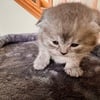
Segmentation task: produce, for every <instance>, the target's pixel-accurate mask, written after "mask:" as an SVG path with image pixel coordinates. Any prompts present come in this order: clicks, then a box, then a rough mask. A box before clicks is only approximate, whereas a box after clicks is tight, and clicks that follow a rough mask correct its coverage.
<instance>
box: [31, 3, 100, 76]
mask: <svg viewBox="0 0 100 100" xmlns="http://www.w3.org/2000/svg"><path fill="white" fill-rule="evenodd" d="M99 21H100V15H99V12H98V11H96V10H93V9H91V8H88V7H87V6H85V5H83V4H80V3H65V4H61V5H58V6H55V7H52V8H49V9H47V10H45V11H44V13H43V15H42V17H41V19H40V20H39V21H38V23H37V26H38V27H39V28H40V29H39V35H38V46H39V53H38V55H37V58H36V59H35V61H34V62H33V67H34V69H36V70H42V69H44V68H45V67H46V66H47V65H48V64H49V62H50V59H53V60H54V61H55V62H56V63H65V67H64V71H65V72H66V73H67V74H68V75H70V76H72V77H79V76H81V75H82V74H83V70H82V69H81V67H80V61H81V60H82V58H83V57H85V56H86V55H88V54H89V53H90V51H91V50H92V49H93V48H94V46H96V44H97V39H98V38H97V37H98V33H99V31H100V27H99V23H100V22H99Z"/></svg>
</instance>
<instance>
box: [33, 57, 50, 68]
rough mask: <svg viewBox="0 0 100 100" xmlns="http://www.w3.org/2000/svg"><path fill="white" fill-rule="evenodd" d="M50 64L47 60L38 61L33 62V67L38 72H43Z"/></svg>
mask: <svg viewBox="0 0 100 100" xmlns="http://www.w3.org/2000/svg"><path fill="white" fill-rule="evenodd" d="M48 64H49V60H48V61H47V60H46V59H43V60H42V59H38V58H37V59H36V60H35V61H34V62H33V67H34V69H36V70H43V69H44V68H45V67H46V66H47V65H48Z"/></svg>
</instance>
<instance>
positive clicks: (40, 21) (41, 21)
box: [36, 10, 46, 26]
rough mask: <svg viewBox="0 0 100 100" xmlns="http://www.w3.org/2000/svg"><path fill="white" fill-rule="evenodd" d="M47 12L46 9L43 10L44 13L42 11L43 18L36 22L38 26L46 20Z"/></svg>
mask: <svg viewBox="0 0 100 100" xmlns="http://www.w3.org/2000/svg"><path fill="white" fill-rule="evenodd" d="M45 12H46V10H44V11H43V13H42V15H41V18H40V19H39V20H38V22H37V23H36V26H41V23H43V21H44V19H45V18H44V17H45V16H44V15H45Z"/></svg>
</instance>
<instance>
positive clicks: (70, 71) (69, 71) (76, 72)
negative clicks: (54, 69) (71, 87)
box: [64, 67, 83, 77]
mask: <svg viewBox="0 0 100 100" xmlns="http://www.w3.org/2000/svg"><path fill="white" fill-rule="evenodd" d="M64 70H65V72H66V73H67V74H68V75H70V76H72V77H79V76H82V75H83V70H82V69H81V68H80V67H75V68H73V67H72V68H66V67H65V68H64Z"/></svg>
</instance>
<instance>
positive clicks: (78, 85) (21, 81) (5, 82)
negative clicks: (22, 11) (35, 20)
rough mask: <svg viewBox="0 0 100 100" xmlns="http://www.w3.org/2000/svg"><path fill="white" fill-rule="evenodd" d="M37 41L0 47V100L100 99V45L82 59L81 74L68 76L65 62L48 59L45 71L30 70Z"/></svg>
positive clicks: (36, 49)
mask: <svg viewBox="0 0 100 100" xmlns="http://www.w3.org/2000/svg"><path fill="white" fill-rule="evenodd" d="M37 53H38V48H37V46H36V42H34V41H33V42H32V41H31V42H23V43H16V44H10V45H7V46H5V47H3V48H1V49H0V100H100V46H97V47H96V48H95V49H94V51H93V52H92V54H91V55H90V56H88V57H86V58H84V59H83V60H82V62H81V66H82V68H83V70H84V75H83V76H82V77H80V78H74V77H70V76H68V75H67V74H66V73H65V72H64V71H63V66H64V65H59V64H55V63H54V62H53V61H51V63H50V65H48V67H47V68H46V69H45V70H42V71H36V70H34V69H33V67H32V66H33V65H32V64H33V61H34V59H35V57H36V55H37Z"/></svg>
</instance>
